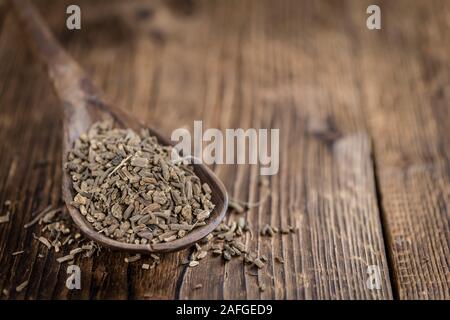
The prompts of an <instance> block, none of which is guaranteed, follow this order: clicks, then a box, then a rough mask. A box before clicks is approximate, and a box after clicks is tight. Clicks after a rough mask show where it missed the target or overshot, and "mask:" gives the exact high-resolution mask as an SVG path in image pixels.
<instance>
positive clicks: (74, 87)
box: [10, 0, 228, 253]
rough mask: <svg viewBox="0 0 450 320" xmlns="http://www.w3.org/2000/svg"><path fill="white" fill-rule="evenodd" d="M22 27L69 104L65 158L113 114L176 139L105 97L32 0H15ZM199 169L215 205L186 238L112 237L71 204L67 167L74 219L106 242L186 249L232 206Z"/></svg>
mask: <svg viewBox="0 0 450 320" xmlns="http://www.w3.org/2000/svg"><path fill="white" fill-rule="evenodd" d="M10 1H11V5H12V8H13V9H14V11H15V13H16V15H17V17H18V20H19V21H20V24H21V26H22V27H23V29H24V31H25V33H26V35H27V37H28V40H29V42H30V44H31V45H32V46H33V49H34V52H35V53H36V54H37V56H38V57H39V58H40V59H41V60H42V61H43V62H44V64H45V65H46V67H47V69H48V75H49V77H50V80H51V81H52V83H53V86H54V88H55V91H56V94H57V95H58V97H59V98H60V100H61V103H62V105H63V108H64V136H63V163H64V161H65V159H66V155H67V152H68V151H69V150H70V149H71V147H72V146H73V144H74V142H75V140H76V139H77V138H78V137H79V136H80V134H82V133H85V132H87V130H88V129H89V127H90V126H91V125H92V124H93V123H94V122H97V121H101V120H106V119H113V120H114V123H115V125H116V126H117V127H121V128H131V129H133V130H136V131H138V132H139V130H140V129H142V128H145V129H148V130H149V131H150V133H151V134H152V135H154V136H156V137H157V139H158V141H159V143H161V144H163V145H170V144H171V142H170V141H169V140H168V139H166V138H165V137H163V136H162V135H161V134H160V133H158V131H157V130H155V129H153V128H149V127H148V126H145V125H143V124H142V123H141V122H139V121H138V120H137V119H135V118H134V117H133V116H131V115H130V114H127V113H126V112H124V111H123V110H121V109H118V108H116V107H114V106H112V105H110V104H108V103H106V102H105V100H104V98H103V97H102V96H101V95H100V92H99V91H98V90H96V89H95V88H94V86H93V84H92V81H91V79H89V77H88V76H87V74H86V73H85V72H84V70H83V69H82V68H81V67H80V66H79V65H78V64H77V63H76V62H75V61H74V60H73V59H72V57H71V56H70V55H69V54H68V53H67V52H66V51H65V50H64V49H63V48H62V47H61V46H60V45H59V44H58V42H57V41H56V39H55V38H54V36H53V35H52V33H51V31H50V30H49V28H48V26H47V25H46V24H45V22H44V21H43V20H42V17H41V16H40V15H39V13H38V12H37V11H36V9H35V8H34V7H33V5H32V4H31V3H30V2H29V1H28V0H10ZM194 171H195V173H196V174H197V176H198V177H199V178H200V180H201V181H202V182H206V183H208V184H209V186H210V187H211V190H212V198H211V201H212V202H213V203H214V204H215V209H214V210H213V212H212V213H211V216H210V218H209V219H208V221H207V224H206V225H205V226H202V227H199V228H196V229H194V230H192V231H191V232H189V233H188V234H187V235H186V236H185V237H183V238H180V239H177V240H174V241H171V242H167V243H158V244H130V243H124V242H120V241H117V240H113V239H111V238H108V237H106V236H104V235H102V234H100V233H98V232H97V231H95V230H94V229H93V228H92V226H91V224H90V223H89V222H87V221H86V219H85V218H84V216H83V215H82V214H81V213H80V212H79V211H78V209H77V208H75V207H73V206H71V205H70V203H71V201H72V199H73V196H74V190H73V188H72V181H71V177H70V176H69V174H68V173H67V172H66V170H64V169H63V179H62V194H63V198H64V201H65V203H66V205H67V208H68V210H69V213H70V215H71V217H72V219H73V221H74V222H75V223H76V224H77V225H78V227H79V228H80V229H81V231H82V232H83V233H84V234H85V235H86V236H88V237H89V238H91V239H92V240H95V241H97V242H98V243H101V244H102V245H104V246H106V247H109V248H112V249H118V250H123V251H128V252H141V253H150V252H151V253H157V252H169V251H175V250H180V249H182V248H185V247H187V246H189V245H192V244H194V243H195V242H197V241H199V240H200V239H202V238H204V237H205V236H206V235H208V234H209V233H210V232H212V231H213V230H214V229H215V228H216V227H217V226H218V225H219V223H220V222H221V221H222V219H223V217H224V216H225V212H226V209H227V207H228V196H227V192H226V189H225V187H224V185H223V184H222V182H221V181H220V180H219V179H218V178H217V177H216V176H215V175H214V173H213V172H212V171H211V170H209V169H208V168H207V167H206V166H204V165H201V164H196V165H194Z"/></svg>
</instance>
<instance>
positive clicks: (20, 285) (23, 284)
mask: <svg viewBox="0 0 450 320" xmlns="http://www.w3.org/2000/svg"><path fill="white" fill-rule="evenodd" d="M27 286H28V281H24V282H22V283H21V284H19V285H18V286H17V287H16V292H18V293H20V292H22V291H23V289H25V288H26V287H27Z"/></svg>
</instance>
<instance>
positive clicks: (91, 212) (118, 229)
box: [65, 121, 214, 244]
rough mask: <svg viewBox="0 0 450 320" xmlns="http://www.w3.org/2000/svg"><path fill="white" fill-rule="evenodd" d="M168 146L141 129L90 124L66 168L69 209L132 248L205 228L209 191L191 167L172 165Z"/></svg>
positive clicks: (180, 164) (211, 204)
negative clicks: (71, 194) (69, 180)
mask: <svg viewBox="0 0 450 320" xmlns="http://www.w3.org/2000/svg"><path fill="white" fill-rule="evenodd" d="M171 152H172V148H171V147H169V146H162V145H160V144H159V143H158V142H157V139H156V138H155V137H153V136H151V135H150V134H149V132H148V131H147V130H142V132H141V133H140V134H137V133H136V132H134V131H133V130H131V129H117V128H113V126H112V123H111V122H106V121H105V122H98V123H95V124H94V125H93V126H92V127H91V128H90V129H89V131H88V132H87V133H86V134H83V135H81V136H80V138H79V139H78V140H77V141H76V142H75V145H74V147H73V149H72V150H70V152H69V154H68V158H67V163H66V164H65V168H66V170H67V171H68V172H69V174H70V176H71V177H72V181H73V188H74V190H75V192H76V195H75V197H74V199H73V202H72V205H73V206H75V207H77V208H78V209H79V210H80V212H81V214H83V215H84V216H85V217H86V220H87V221H88V222H89V223H91V224H92V227H93V228H94V229H95V230H97V231H98V232H99V233H102V234H104V235H105V236H108V237H111V238H113V239H116V240H118V241H122V242H126V243H134V244H146V243H153V244H155V243H159V242H168V241H173V240H175V239H178V238H182V237H184V236H185V235H186V234H187V233H188V232H189V231H191V230H192V229H194V228H196V227H199V226H202V225H205V224H206V221H207V219H208V218H209V216H210V214H211V212H212V210H213V209H214V204H213V203H212V202H211V189H210V187H209V186H208V185H207V184H206V183H203V184H202V183H201V181H200V179H199V178H198V177H197V176H196V175H195V173H194V172H193V170H192V167H191V166H190V165H186V164H183V163H173V162H172V161H171Z"/></svg>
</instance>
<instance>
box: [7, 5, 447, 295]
mask: <svg viewBox="0 0 450 320" xmlns="http://www.w3.org/2000/svg"><path fill="white" fill-rule="evenodd" d="M72 3H73V1H67V2H64V1H38V3H37V4H38V7H39V9H40V10H41V12H44V11H45V15H44V16H45V20H46V21H47V22H48V23H49V24H50V26H51V27H52V29H53V31H54V32H55V34H56V35H57V37H58V39H59V40H60V41H61V42H62V44H63V45H64V46H65V47H66V48H67V49H68V50H69V52H70V53H71V54H72V55H73V56H74V57H75V58H76V59H77V60H79V61H80V63H81V64H82V66H84V67H85V68H86V69H87V70H88V71H89V72H90V73H91V74H92V76H93V78H94V80H95V82H96V83H97V85H98V86H100V87H101V88H102V89H103V90H104V91H106V93H107V94H108V95H109V97H110V98H111V99H112V100H113V101H115V102H116V103H117V104H118V105H119V106H122V107H123V108H126V109H128V110H130V111H131V112H133V113H134V114H136V115H138V116H139V117H140V118H141V119H143V120H144V121H146V122H148V123H149V124H153V125H154V126H155V127H159V128H161V130H162V131H163V132H165V133H166V134H167V135H170V133H171V131H172V130H173V129H175V128H179V127H183V126H186V127H187V128H192V127H193V121H194V120H203V125H204V128H219V129H226V128H244V129H246V128H279V129H280V171H279V173H278V174H277V175H274V176H270V177H269V180H270V190H271V193H270V196H269V198H268V199H267V201H266V202H264V204H263V205H262V206H259V207H256V208H253V209H251V210H249V211H248V212H247V213H245V214H244V215H245V217H246V218H247V219H248V220H249V221H250V222H251V223H252V228H253V229H254V230H253V231H254V232H253V238H252V239H250V238H248V239H247V243H248V245H249V246H250V247H251V248H252V250H254V251H256V252H258V253H259V254H264V255H266V256H267V257H268V258H269V263H268V265H267V267H265V268H264V269H263V270H262V271H260V273H259V276H253V275H252V274H251V272H249V269H248V267H244V266H243V264H242V262H240V261H232V262H231V263H229V264H226V265H225V264H224V263H223V262H222V261H221V260H220V259H215V258H208V259H207V260H205V261H203V263H201V264H200V266H198V267H197V268H187V267H186V266H180V261H181V260H183V259H185V258H186V257H188V255H189V254H190V253H191V250H185V251H182V252H178V253H173V254H168V255H166V256H164V257H163V262H162V264H161V265H159V266H158V267H157V268H155V269H152V270H142V269H141V268H140V265H139V264H126V263H124V257H126V256H127V255H126V254H124V253H114V252H104V253H102V254H101V255H100V256H99V257H98V258H94V259H79V260H77V261H76V263H78V264H79V265H80V266H81V269H82V289H81V290H68V289H67V288H66V286H65V282H66V278H67V273H66V266H65V265H64V264H63V265H60V264H58V263H57V262H56V261H55V258H56V257H58V256H60V255H61V254H60V253H59V254H56V253H55V252H53V251H48V250H47V249H46V248H45V247H43V246H42V245H40V244H39V243H38V242H36V241H34V240H33V233H36V232H39V228H38V227H34V228H29V229H24V228H23V225H24V223H26V222H27V221H29V220H30V219H31V218H32V216H31V213H32V212H34V211H35V210H37V209H39V208H44V207H46V206H48V205H49V204H52V205H54V206H58V205H60V204H61V200H60V198H61V165H60V164H61V161H62V155H61V132H62V124H61V110H60V108H59V102H58V100H57V99H56V97H55V96H54V94H53V92H52V89H51V86H50V85H49V83H48V81H47V78H46V75H45V73H44V70H43V68H42V67H41V66H40V65H39V64H38V63H37V62H36V60H35V59H34V58H33V56H32V55H31V53H30V51H29V50H28V49H27V47H26V44H25V43H24V38H23V35H22V34H21V32H20V30H19V28H18V26H17V24H16V21H15V19H14V17H13V16H12V15H11V14H10V13H9V12H8V9H7V6H6V5H5V3H4V1H2V2H1V5H0V209H1V210H5V205H4V203H5V201H6V200H11V201H12V202H13V203H15V209H14V211H13V212H12V214H11V221H10V222H9V223H5V224H1V225H0V289H1V290H3V289H6V290H8V291H9V297H10V298H16V299H73V298H75V299H80V298H81V299H90V298H94V299H102V298H118V299H126V298H129V299H142V298H151V299H173V298H176V299H198V298H211V299H444V298H446V299H449V298H450V293H449V288H450V285H449V282H450V272H449V264H450V263H449V262H450V253H449V243H450V228H449V220H450V219H449V215H450V169H449V168H450V153H449V150H450V138H449V135H448V133H449V128H450V116H449V113H450V89H449V88H450V86H449V82H450V72H449V67H450V58H449V57H450V55H449V49H450V37H449V34H448V30H449V28H450V18H449V17H450V2H449V1H446V0H442V1H437V0H436V1H425V0H423V1H414V2H413V1H407V0H402V1H378V3H379V4H380V6H381V9H382V30H380V31H370V30H368V29H367V28H366V18H367V16H368V15H367V14H366V8H367V6H368V5H369V4H371V3H372V1H366V0H363V1H356V0H355V1H313V0H309V1H297V0H292V1H269V0H267V1H263V0H257V1H256V0H255V1H248V0H244V1H237V0H236V1H228V0H227V1H206V0H204V1H165V2H153V1H95V2H94V1H87V0H83V1H77V3H78V4H79V5H80V7H81V11H82V29H81V31H69V30H67V29H66V28H65V18H66V14H65V8H66V6H67V5H68V4H72ZM213 168H214V170H215V172H216V173H217V175H218V176H219V177H220V178H221V179H222V180H223V181H224V183H225V185H226V187H227V189H228V190H229V194H230V196H231V197H233V198H238V199H243V200H247V201H251V202H255V201H258V199H259V197H260V196H261V194H260V193H259V188H258V180H259V169H258V167H257V166H254V165H235V166H231V165H226V166H225V165H216V166H214V167H213ZM0 212H2V211H0ZM238 217H239V216H238V215H236V214H230V215H229V216H228V218H227V219H229V220H233V219H237V218H238ZM266 223H269V224H273V225H278V226H281V225H286V224H293V225H295V226H296V227H297V228H298V232H296V233H294V234H292V235H289V236H278V235H277V236H275V237H273V238H270V239H267V238H263V237H261V236H260V235H259V233H258V230H259V229H260V228H261V227H262V226H263V225H264V224H266ZM20 250H24V251H25V252H24V253H23V254H20V255H16V256H13V255H12V253H13V252H15V251H20ZM39 254H43V255H44V258H38V255H39ZM276 256H282V257H283V258H284V260H285V263H284V264H280V263H277V262H276V261H275V257H276ZM368 268H369V269H368ZM370 268H372V269H370ZM373 268H376V269H377V270H379V271H380V275H381V278H380V281H381V282H380V284H381V289H380V290H370V289H369V288H368V287H367V283H366V282H367V280H368V277H369V274H368V273H367V272H368V270H369V271H370V270H373ZM25 280H29V284H28V286H27V287H26V288H25V289H24V290H23V291H22V292H20V293H17V292H15V287H16V286H17V285H19V284H20V283H22V282H24V281H25ZM199 283H201V284H202V285H203V287H202V288H201V289H198V290H193V288H194V286H195V285H197V284H199ZM261 283H263V284H265V285H266V290H265V291H261V290H260V289H259V285H260V284H261ZM1 290H0V291H1ZM4 298H6V297H5V296H4V295H2V299H4Z"/></svg>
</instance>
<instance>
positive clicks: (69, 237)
mask: <svg viewBox="0 0 450 320" xmlns="http://www.w3.org/2000/svg"><path fill="white" fill-rule="evenodd" d="M36 217H38V218H36ZM36 217H35V218H33V219H32V220H31V221H30V222H29V223H27V224H26V225H25V226H24V227H31V226H33V225H35V224H39V225H40V226H41V229H40V233H41V235H40V236H35V235H33V236H34V238H35V239H36V240H37V241H38V242H39V243H41V244H42V245H44V246H45V247H46V248H47V249H49V250H52V249H53V250H54V251H55V252H56V253H58V252H60V251H61V250H64V251H65V252H68V254H67V255H65V256H61V257H59V258H57V259H56V261H57V262H59V263H63V262H69V263H70V262H72V261H73V260H74V259H75V257H76V256H77V255H80V254H83V256H84V257H86V258H89V257H91V256H92V255H93V254H94V253H96V252H97V253H98V252H99V251H100V247H99V246H98V245H97V244H96V243H95V242H93V241H89V240H87V239H85V238H84V237H83V236H82V235H81V234H80V233H79V232H78V231H77V230H78V229H77V228H76V227H75V226H74V224H73V222H72V220H71V219H70V217H69V216H68V214H67V212H65V207H61V208H56V209H52V207H51V206H49V207H47V208H45V209H44V210H42V211H41V212H39V213H37V214H36ZM38 257H42V255H41V254H39V255H38Z"/></svg>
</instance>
